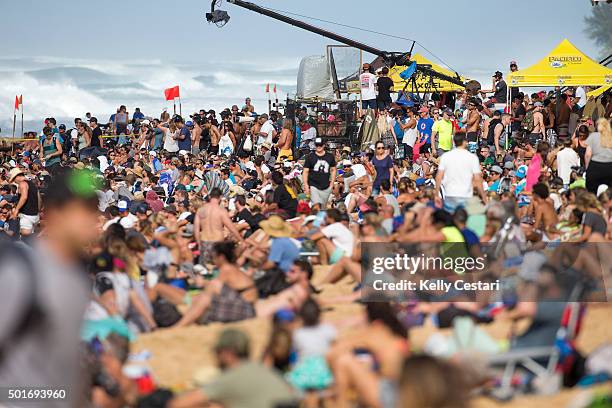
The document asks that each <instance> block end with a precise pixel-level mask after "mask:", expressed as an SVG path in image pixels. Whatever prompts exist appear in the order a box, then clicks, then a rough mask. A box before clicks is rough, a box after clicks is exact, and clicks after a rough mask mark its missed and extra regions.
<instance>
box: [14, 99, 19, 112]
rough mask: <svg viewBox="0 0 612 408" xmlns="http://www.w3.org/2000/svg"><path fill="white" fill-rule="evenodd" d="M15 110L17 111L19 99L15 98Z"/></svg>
mask: <svg viewBox="0 0 612 408" xmlns="http://www.w3.org/2000/svg"><path fill="white" fill-rule="evenodd" d="M15 110H19V97H18V96H15Z"/></svg>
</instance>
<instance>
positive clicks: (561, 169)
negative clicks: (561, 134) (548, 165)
mask: <svg viewBox="0 0 612 408" xmlns="http://www.w3.org/2000/svg"><path fill="white" fill-rule="evenodd" d="M562 141H563V149H561V150H559V152H558V153H557V175H558V176H559V177H560V178H561V179H562V180H563V187H565V188H568V187H569V184H570V175H571V174H572V167H574V166H580V157H579V156H578V153H576V151H575V150H574V149H572V139H571V138H569V137H566V138H564V139H562Z"/></svg>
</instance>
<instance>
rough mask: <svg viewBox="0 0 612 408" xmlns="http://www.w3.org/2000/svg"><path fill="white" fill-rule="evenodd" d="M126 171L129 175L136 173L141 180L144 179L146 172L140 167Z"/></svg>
mask: <svg viewBox="0 0 612 408" xmlns="http://www.w3.org/2000/svg"><path fill="white" fill-rule="evenodd" d="M126 171H127V172H128V173H134V174H135V175H136V176H138V177H140V178H143V177H144V170H143V168H142V167H140V166H136V167H134V168H133V169H129V168H128V169H126Z"/></svg>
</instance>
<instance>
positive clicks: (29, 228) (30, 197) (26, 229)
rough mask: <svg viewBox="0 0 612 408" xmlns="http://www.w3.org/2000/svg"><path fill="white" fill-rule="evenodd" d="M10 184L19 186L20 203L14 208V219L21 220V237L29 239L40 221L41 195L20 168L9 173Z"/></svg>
mask: <svg viewBox="0 0 612 408" xmlns="http://www.w3.org/2000/svg"><path fill="white" fill-rule="evenodd" d="M9 183H15V184H17V192H18V195H19V201H17V204H15V208H13V218H19V224H20V230H21V236H22V237H27V236H29V235H31V234H32V233H34V228H35V227H36V226H37V225H38V223H39V221H40V216H39V214H38V212H39V211H40V194H39V193H38V188H37V187H36V184H35V183H34V182H33V181H32V180H28V179H27V178H26V177H25V174H24V173H23V170H21V169H20V168H14V169H13V170H11V172H10V173H9Z"/></svg>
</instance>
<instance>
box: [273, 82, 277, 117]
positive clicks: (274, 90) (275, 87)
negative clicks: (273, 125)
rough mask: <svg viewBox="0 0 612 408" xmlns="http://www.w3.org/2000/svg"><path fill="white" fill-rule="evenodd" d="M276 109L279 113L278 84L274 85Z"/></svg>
mask: <svg viewBox="0 0 612 408" xmlns="http://www.w3.org/2000/svg"><path fill="white" fill-rule="evenodd" d="M274 107H275V108H276V111H277V112H278V93H276V84H274Z"/></svg>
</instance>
